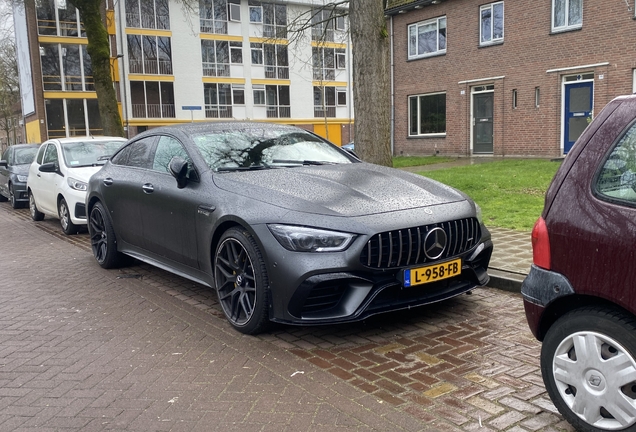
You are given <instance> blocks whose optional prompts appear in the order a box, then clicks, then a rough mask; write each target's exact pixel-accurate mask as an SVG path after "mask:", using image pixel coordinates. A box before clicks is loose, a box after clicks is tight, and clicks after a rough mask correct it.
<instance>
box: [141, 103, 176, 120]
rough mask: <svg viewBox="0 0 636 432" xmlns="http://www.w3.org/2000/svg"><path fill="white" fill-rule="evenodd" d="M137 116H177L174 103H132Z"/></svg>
mask: <svg viewBox="0 0 636 432" xmlns="http://www.w3.org/2000/svg"><path fill="white" fill-rule="evenodd" d="M132 115H133V117H135V118H175V109H174V104H132Z"/></svg>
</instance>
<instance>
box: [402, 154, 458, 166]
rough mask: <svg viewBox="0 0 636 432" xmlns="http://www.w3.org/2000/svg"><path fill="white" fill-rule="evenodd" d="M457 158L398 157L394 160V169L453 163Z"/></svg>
mask: <svg viewBox="0 0 636 432" xmlns="http://www.w3.org/2000/svg"><path fill="white" fill-rule="evenodd" d="M456 159H457V158H452V157H446V156H397V157H394V158H393V168H404V167H412V166H423V165H432V164H437V163H442V162H451V161H454V160H456Z"/></svg>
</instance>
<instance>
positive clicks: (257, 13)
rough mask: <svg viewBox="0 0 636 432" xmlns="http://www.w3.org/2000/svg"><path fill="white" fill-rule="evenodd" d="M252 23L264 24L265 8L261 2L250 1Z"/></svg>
mask: <svg viewBox="0 0 636 432" xmlns="http://www.w3.org/2000/svg"><path fill="white" fill-rule="evenodd" d="M248 7H249V11H250V22H251V23H262V22H263V6H261V2H257V1H253V0H250V2H249V6H248Z"/></svg>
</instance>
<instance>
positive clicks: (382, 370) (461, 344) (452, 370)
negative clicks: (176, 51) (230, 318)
mask: <svg viewBox="0 0 636 432" xmlns="http://www.w3.org/2000/svg"><path fill="white" fill-rule="evenodd" d="M0 242H1V243H0V244H14V245H16V246H15V247H14V248H12V249H10V250H8V251H7V252H6V253H5V255H4V257H3V258H4V259H3V260H0V272H1V274H15V275H16V276H15V277H12V278H10V279H9V280H6V278H5V279H2V280H0V430H5V429H6V430H28V428H33V429H37V430H42V429H40V427H39V426H38V427H34V426H33V425H35V424H38V425H42V424H46V425H47V427H49V428H51V430H93V429H95V430H106V429H115V430H130V431H132V430H247V431H249V430H274V429H276V430H282V431H286V430H289V431H291V430H316V431H323V430H325V431H326V430H329V431H331V430H365V431H366V430H386V431H389V430H391V431H392V430H412V431H435V430H442V431H473V430H478V431H499V430H507V431H514V432H522V431H536V430H542V431H543V430H545V431H557V430H567V431H571V430H572V429H571V428H569V426H568V425H567V424H566V423H565V422H564V421H563V419H562V418H561V417H560V416H559V415H558V414H557V413H556V410H555V408H554V406H553V405H552V404H551V402H550V401H549V399H548V398H547V395H546V394H545V390H544V388H543V383H542V380H541V376H540V372H539V368H538V354H539V347H540V345H539V344H538V343H537V342H536V341H535V340H534V339H533V337H532V335H531V334H530V332H529V330H528V328H527V324H526V322H525V316H524V313H523V306H522V302H521V298H520V296H519V294H516V293H510V292H504V291H500V290H495V289H488V288H486V289H479V290H475V291H474V292H473V294H472V295H470V296H461V297H458V298H456V299H453V300H450V301H447V302H443V303H439V304H436V305H432V306H429V307H425V308H419V309H417V310H412V311H406V312H401V313H397V314H389V315H383V316H380V317H376V318H374V319H370V320H368V321H365V322H363V323H358V324H351V325H346V326H325V327H302V328H298V327H286V326H277V327H275V328H274V329H273V330H272V331H271V332H269V333H267V334H264V335H260V336H259V337H248V336H242V335H240V334H238V333H236V332H235V331H233V330H232V329H231V328H230V327H229V325H228V324H227V323H226V322H225V319H224V318H223V316H222V312H221V311H220V308H219V306H218V303H217V301H216V296H215V294H214V292H212V291H211V290H210V289H209V288H206V287H203V286H200V285H197V284H193V283H192V282H190V281H187V280H184V279H182V278H179V277H176V276H173V275H170V274H168V273H166V272H163V271H161V270H159V269H156V268H154V267H150V266H147V265H134V266H131V267H126V268H123V269H120V270H112V271H105V270H102V269H100V268H99V267H98V266H97V265H96V264H95V263H94V260H93V258H92V255H91V254H90V252H89V251H90V248H89V246H88V236H87V235H86V234H80V235H78V236H71V237H68V236H64V235H63V234H61V231H60V228H59V223H58V222H57V221H54V220H48V219H45V220H44V221H43V222H41V223H37V224H35V223H33V222H32V221H31V220H30V218H29V217H28V213H27V212H26V211H18V212H15V211H13V210H11V209H10V207H8V206H5V205H4V204H0ZM17 245H20V247H18V246H17ZM495 247H497V245H495ZM7 254H8V255H7ZM62 268H64V269H65V272H64V273H62V272H61V271H60V269H62ZM8 272H11V273H8ZM18 286H19V287H20V289H17V287H18ZM69 407H70V408H69ZM102 416H103V417H102ZM78 425H80V426H78ZM18 426H20V427H22V429H19V428H17V427H18Z"/></svg>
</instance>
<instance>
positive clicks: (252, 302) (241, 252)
mask: <svg viewBox="0 0 636 432" xmlns="http://www.w3.org/2000/svg"><path fill="white" fill-rule="evenodd" d="M214 282H215V285H216V291H217V294H218V297H219V302H220V303H221V307H222V308H223V312H224V313H225V317H226V318H227V320H228V321H229V322H230V324H231V325H232V326H233V327H234V328H235V329H236V330H238V331H240V332H241V333H245V334H256V333H260V332H262V331H264V330H265V329H266V328H267V326H268V324H269V316H268V309H269V305H268V294H267V289H268V286H269V281H268V278H267V269H266V267H265V262H264V260H263V256H262V254H261V252H260V250H259V249H258V245H257V244H256V241H255V240H254V238H253V237H252V236H251V235H250V233H248V232H247V231H245V230H242V229H238V228H230V229H229V230H227V231H226V232H225V233H224V234H223V236H222V237H221V239H220V241H219V246H218V247H217V250H216V254H215V257H214Z"/></svg>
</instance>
